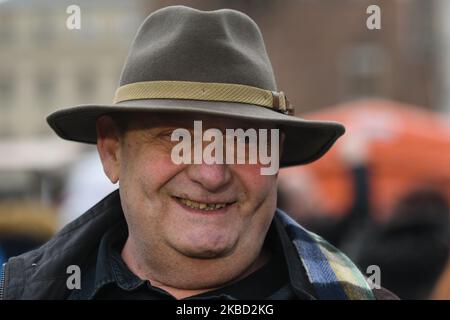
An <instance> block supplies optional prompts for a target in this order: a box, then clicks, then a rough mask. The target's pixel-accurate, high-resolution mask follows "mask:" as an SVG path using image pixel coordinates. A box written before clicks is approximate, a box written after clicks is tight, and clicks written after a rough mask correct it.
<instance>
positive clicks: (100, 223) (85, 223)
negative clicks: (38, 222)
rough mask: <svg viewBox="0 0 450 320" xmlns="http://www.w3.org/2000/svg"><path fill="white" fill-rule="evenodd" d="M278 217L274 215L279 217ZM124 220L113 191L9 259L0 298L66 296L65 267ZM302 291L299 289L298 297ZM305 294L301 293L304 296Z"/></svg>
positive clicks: (379, 293)
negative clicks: (46, 238)
mask: <svg viewBox="0 0 450 320" xmlns="http://www.w3.org/2000/svg"><path fill="white" fill-rule="evenodd" d="M278 218H279V217H277V216H276V217H275V219H278ZM121 219H124V217H123V211H122V207H121V204H120V197H119V192H118V191H115V192H113V193H111V194H110V195H109V196H107V197H106V198H105V199H103V200H102V201H100V202H99V203H98V204H97V205H95V206H94V207H92V208H91V209H90V210H88V211H87V212H86V213H85V214H83V215H82V216H81V217H79V218H78V219H76V220H75V221H73V222H71V223H70V224H68V225H67V226H66V227H65V228H64V229H62V230H61V231H60V232H59V233H58V234H56V235H55V236H54V237H53V238H52V239H51V240H49V241H48V242H47V243H46V244H44V245H43V246H42V247H40V248H38V249H36V250H33V251H30V252H27V253H25V254H22V255H20V256H17V257H13V258H11V259H9V261H8V262H7V263H6V264H5V265H4V266H3V268H2V269H3V271H2V280H0V282H1V283H0V295H1V297H0V298H2V299H7V300H10V299H66V298H67V296H68V295H69V293H70V291H69V290H68V289H67V284H66V281H67V278H68V274H67V267H68V266H70V265H77V266H80V269H84V267H86V266H87V265H89V264H91V263H92V261H91V260H90V259H89V257H91V256H92V255H95V254H96V252H97V251H98V246H99V243H100V239H101V238H102V236H103V235H104V234H105V232H107V230H109V229H110V228H111V227H112V226H114V225H115V224H116V223H118V222H119V220H121ZM373 293H374V294H375V297H376V298H377V299H380V298H381V299H395V298H396V297H395V296H394V295H392V294H390V293H389V292H388V291H386V290H384V289H381V290H373ZM302 294H303V293H300V292H299V297H300V296H301V295H302ZM303 296H304V295H303Z"/></svg>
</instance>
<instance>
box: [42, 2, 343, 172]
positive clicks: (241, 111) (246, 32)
mask: <svg viewBox="0 0 450 320" xmlns="http://www.w3.org/2000/svg"><path fill="white" fill-rule="evenodd" d="M136 111H138V112H148V113H149V114H158V113H167V112H170V113H173V114H174V117H177V116H180V117H183V116H185V115H186V114H188V113H190V114H194V115H195V114H202V115H211V116H218V117H227V118H236V119H243V120H248V121H252V122H254V123H255V124H256V123H259V124H264V123H267V124H272V125H276V126H277V127H278V128H280V130H282V131H283V132H284V133H285V134H286V139H285V145H284V151H283V155H282V157H281V159H280V165H281V166H282V167H283V166H289V165H297V164H305V163H309V162H312V161H314V160H316V159H318V158H320V157H321V156H322V155H323V154H324V153H325V152H326V151H327V150H328V149H329V148H330V147H331V146H332V145H333V143H334V142H335V141H336V140H337V139H338V138H339V137H340V136H341V135H342V134H343V133H344V131H345V129H344V127H343V126H342V125H341V124H339V123H336V122H330V121H311V120H305V119H301V118H298V117H295V116H294V115H293V107H292V106H291V105H290V103H289V101H288V99H287V98H286V95H285V94H284V93H283V92H282V91H279V90H278V88H277V85H276V82H275V77H274V73H273V70H272V66H271V63H270V60H269V57H268V55H267V52H266V49H265V45H264V41H263V38H262V35H261V32H260V30H259V28H258V26H257V25H256V23H255V22H254V21H253V20H252V19H251V18H249V17H248V16H247V15H245V14H243V13H241V12H239V11H235V10H230V9H221V10H216V11H200V10H196V9H192V8H189V7H185V6H172V7H166V8H163V9H160V10H157V11H155V12H153V13H152V14H150V15H149V16H148V17H147V18H146V19H145V21H144V22H143V24H142V25H141V27H140V28H139V30H138V32H137V35H136V37H135V39H134V41H133V44H132V46H131V49H130V51H129V54H128V57H127V59H126V62H125V65H124V67H123V70H122V74H121V76H120V81H119V87H118V88H117V90H116V93H115V97H114V100H113V103H112V104H110V105H98V104H90V105H79V106H75V107H69V108H65V109H61V110H58V111H56V112H54V113H52V114H50V115H49V116H48V117H47V122H48V124H49V125H50V127H51V128H52V129H53V130H54V131H55V132H56V133H57V134H58V135H59V136H60V137H62V138H64V139H67V140H73V141H79V142H86V143H94V144H95V143H96V138H97V137H96V121H97V118H98V117H99V116H101V115H104V114H111V113H118V112H136Z"/></svg>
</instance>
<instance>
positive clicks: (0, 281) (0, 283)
mask: <svg viewBox="0 0 450 320" xmlns="http://www.w3.org/2000/svg"><path fill="white" fill-rule="evenodd" d="M5 269H6V262H5V263H4V264H3V265H2V269H1V273H0V300H3V291H4V287H5Z"/></svg>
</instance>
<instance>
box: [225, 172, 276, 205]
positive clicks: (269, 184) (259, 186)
mask: <svg viewBox="0 0 450 320" xmlns="http://www.w3.org/2000/svg"><path fill="white" fill-rule="evenodd" d="M260 168H261V167H260V166H258V165H236V166H234V167H233V170H234V172H235V175H236V176H238V177H239V180H240V181H241V183H242V185H243V186H244V188H245V193H246V196H247V198H248V199H249V200H250V201H252V202H254V201H256V202H263V201H264V200H267V201H272V194H276V183H277V175H262V174H261V172H260Z"/></svg>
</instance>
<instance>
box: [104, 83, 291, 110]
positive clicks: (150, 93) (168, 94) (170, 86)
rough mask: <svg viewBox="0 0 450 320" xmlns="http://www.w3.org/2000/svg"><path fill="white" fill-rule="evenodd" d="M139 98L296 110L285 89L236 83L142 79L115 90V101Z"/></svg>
mask: <svg viewBox="0 0 450 320" xmlns="http://www.w3.org/2000/svg"><path fill="white" fill-rule="evenodd" d="M140 99H187V100H201V101H222V102H237V103H248V104H254V105H258V106H261V107H266V108H270V109H273V110H275V111H277V112H281V113H284V114H289V115H293V114H294V112H293V111H294V110H293V108H292V107H291V106H290V103H289V100H288V99H287V98H286V96H285V94H284V93H283V92H281V91H280V92H276V91H269V90H264V89H260V88H257V87H252V86H247V85H242V84H233V83H210V82H191V81H143V82H135V83H130V84H126V85H123V86H121V87H119V88H118V89H117V90H116V94H115V97H114V101H113V103H114V104H116V103H119V102H122V101H129V100H140Z"/></svg>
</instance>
